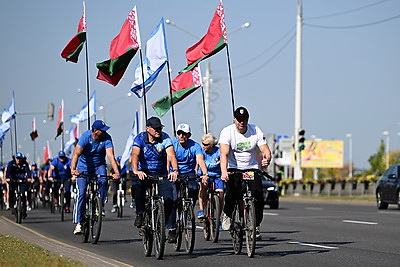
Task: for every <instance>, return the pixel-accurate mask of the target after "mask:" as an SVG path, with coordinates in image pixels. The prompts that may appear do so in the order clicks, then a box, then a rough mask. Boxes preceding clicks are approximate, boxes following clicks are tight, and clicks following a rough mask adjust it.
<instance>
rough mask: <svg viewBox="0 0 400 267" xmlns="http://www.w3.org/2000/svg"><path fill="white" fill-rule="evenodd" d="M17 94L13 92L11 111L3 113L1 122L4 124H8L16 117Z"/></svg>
mask: <svg viewBox="0 0 400 267" xmlns="http://www.w3.org/2000/svg"><path fill="white" fill-rule="evenodd" d="M14 99H15V94H14V91H13V95H12V99H11V103H10V108H9V109H4V111H3V113H2V114H1V120H2V121H3V122H8V121H11V120H12V119H14V117H15V115H16V114H17V112H16V111H15V100H14Z"/></svg>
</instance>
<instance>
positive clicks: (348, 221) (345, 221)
mask: <svg viewBox="0 0 400 267" xmlns="http://www.w3.org/2000/svg"><path fill="white" fill-rule="evenodd" d="M342 222H344V223H357V224H368V225H375V224H378V223H377V222H363V221H352V220H343V221H342Z"/></svg>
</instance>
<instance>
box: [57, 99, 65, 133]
mask: <svg viewBox="0 0 400 267" xmlns="http://www.w3.org/2000/svg"><path fill="white" fill-rule="evenodd" d="M63 125H64V100H61V106H60V109H59V110H58V121H57V135H56V138H55V139H57V137H58V136H60V135H61V134H62V132H63V131H64V128H63Z"/></svg>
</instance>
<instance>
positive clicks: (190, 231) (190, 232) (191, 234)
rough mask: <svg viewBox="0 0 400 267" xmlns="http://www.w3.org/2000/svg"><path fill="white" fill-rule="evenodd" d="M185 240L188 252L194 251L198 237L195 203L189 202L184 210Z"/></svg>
mask: <svg viewBox="0 0 400 267" xmlns="http://www.w3.org/2000/svg"><path fill="white" fill-rule="evenodd" d="M183 217H184V221H183V242H184V243H185V248H186V252H187V253H192V252H193V249H194V242H195V237H196V221H195V218H194V211H193V205H192V204H189V205H188V206H187V207H186V209H185V210H184V211H183Z"/></svg>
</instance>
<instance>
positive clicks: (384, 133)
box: [382, 131, 390, 169]
mask: <svg viewBox="0 0 400 267" xmlns="http://www.w3.org/2000/svg"><path fill="white" fill-rule="evenodd" d="M382 134H383V135H384V136H386V144H385V148H386V149H385V150H386V169H387V168H389V153H390V149H389V131H384V132H383V133H382Z"/></svg>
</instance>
